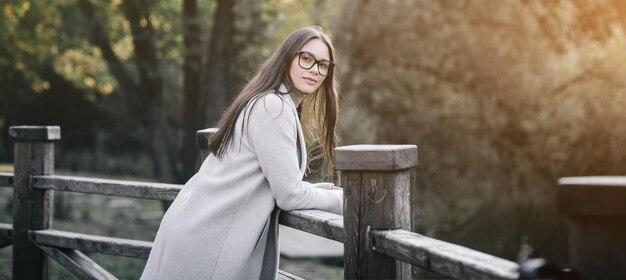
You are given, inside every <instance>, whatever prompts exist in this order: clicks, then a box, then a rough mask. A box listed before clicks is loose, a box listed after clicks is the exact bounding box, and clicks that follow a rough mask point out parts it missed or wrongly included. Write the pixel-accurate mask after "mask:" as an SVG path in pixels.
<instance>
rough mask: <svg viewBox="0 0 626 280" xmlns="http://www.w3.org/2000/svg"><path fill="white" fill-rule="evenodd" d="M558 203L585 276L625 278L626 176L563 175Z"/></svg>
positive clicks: (575, 262) (572, 258)
mask: <svg viewBox="0 0 626 280" xmlns="http://www.w3.org/2000/svg"><path fill="white" fill-rule="evenodd" d="M557 203H558V207H559V211H560V212H561V213H562V214H564V215H565V216H566V217H567V219H568V226H569V258H570V263H571V265H572V266H573V267H574V269H576V270H578V271H579V272H580V273H581V274H582V277H583V279H626V177H604V176H603V177H570V178H561V179H559V186H558V192H557Z"/></svg>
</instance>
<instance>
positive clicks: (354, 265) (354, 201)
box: [341, 172, 365, 279]
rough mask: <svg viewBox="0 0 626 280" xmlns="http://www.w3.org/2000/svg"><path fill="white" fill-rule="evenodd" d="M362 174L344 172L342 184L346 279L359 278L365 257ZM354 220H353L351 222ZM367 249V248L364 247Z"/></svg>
mask: <svg viewBox="0 0 626 280" xmlns="http://www.w3.org/2000/svg"><path fill="white" fill-rule="evenodd" d="M361 177H362V174H361V173H358V172H342V173H341V185H342V186H343V203H344V209H345V210H344V213H343V218H344V229H345V234H346V239H345V242H344V254H343V255H344V260H343V263H344V265H343V266H344V275H345V279H358V275H359V263H360V260H361V259H362V258H363V252H362V250H361V247H360V244H361V229H360V225H359V224H358V221H359V216H360V209H359V205H360V204H361V202H360V201H361V197H360V194H361V192H360V191H359V187H360V185H361ZM350 221H352V222H350ZM363 249H365V248H363Z"/></svg>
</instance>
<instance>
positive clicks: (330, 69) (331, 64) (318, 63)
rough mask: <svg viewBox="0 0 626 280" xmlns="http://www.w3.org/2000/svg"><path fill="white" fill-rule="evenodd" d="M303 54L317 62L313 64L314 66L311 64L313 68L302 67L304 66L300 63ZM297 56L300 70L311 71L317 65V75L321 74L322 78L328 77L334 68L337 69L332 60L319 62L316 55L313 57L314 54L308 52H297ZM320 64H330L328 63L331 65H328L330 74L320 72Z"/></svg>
mask: <svg viewBox="0 0 626 280" xmlns="http://www.w3.org/2000/svg"><path fill="white" fill-rule="evenodd" d="M302 54H308V55H310V56H311V58H313V60H315V62H313V64H311V66H310V67H308V68H307V67H304V66H302V64H301V63H300V60H301V59H302ZM296 55H297V56H298V66H300V68H302V69H304V70H309V69H311V68H313V66H315V65H316V64H317V73H319V74H320V75H322V76H327V75H328V73H330V72H331V71H332V70H333V68H334V67H335V63H334V62H332V61H330V60H317V58H315V55H313V54H312V53H310V52H307V51H297V52H296ZM320 62H328V63H330V64H329V65H328V72H327V73H326V75H324V74H322V71H320Z"/></svg>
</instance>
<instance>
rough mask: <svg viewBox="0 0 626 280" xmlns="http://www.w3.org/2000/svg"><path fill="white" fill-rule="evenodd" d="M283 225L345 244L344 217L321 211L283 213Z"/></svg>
mask: <svg viewBox="0 0 626 280" xmlns="http://www.w3.org/2000/svg"><path fill="white" fill-rule="evenodd" d="M279 222H280V224H281V225H284V226H288V227H291V228H295V229H298V230H301V231H304V232H308V233H311V234H314V235H317V236H321V237H324V238H328V239H331V240H335V241H338V242H341V243H343V242H344V240H345V239H346V233H345V232H344V230H343V216H340V215H337V214H332V213H328V212H324V211H319V210H294V211H289V212H286V211H281V214H280V217H279Z"/></svg>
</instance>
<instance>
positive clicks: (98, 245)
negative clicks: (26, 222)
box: [30, 230, 152, 259]
mask: <svg viewBox="0 0 626 280" xmlns="http://www.w3.org/2000/svg"><path fill="white" fill-rule="evenodd" d="M30 237H31V240H32V242H34V243H36V244H39V245H46V246H55V247H61V248H69V249H76V250H80V251H86V252H98V253H104V254H109V255H115V256H124V257H131V258H140V259H147V258H148V256H149V255H150V249H151V248H152V242H147V241H139V240H131V239H123V238H114V237H106V236H98V235H90V234H82V233H75V232H67V231H60V230H36V231H32V232H31V235H30Z"/></svg>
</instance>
